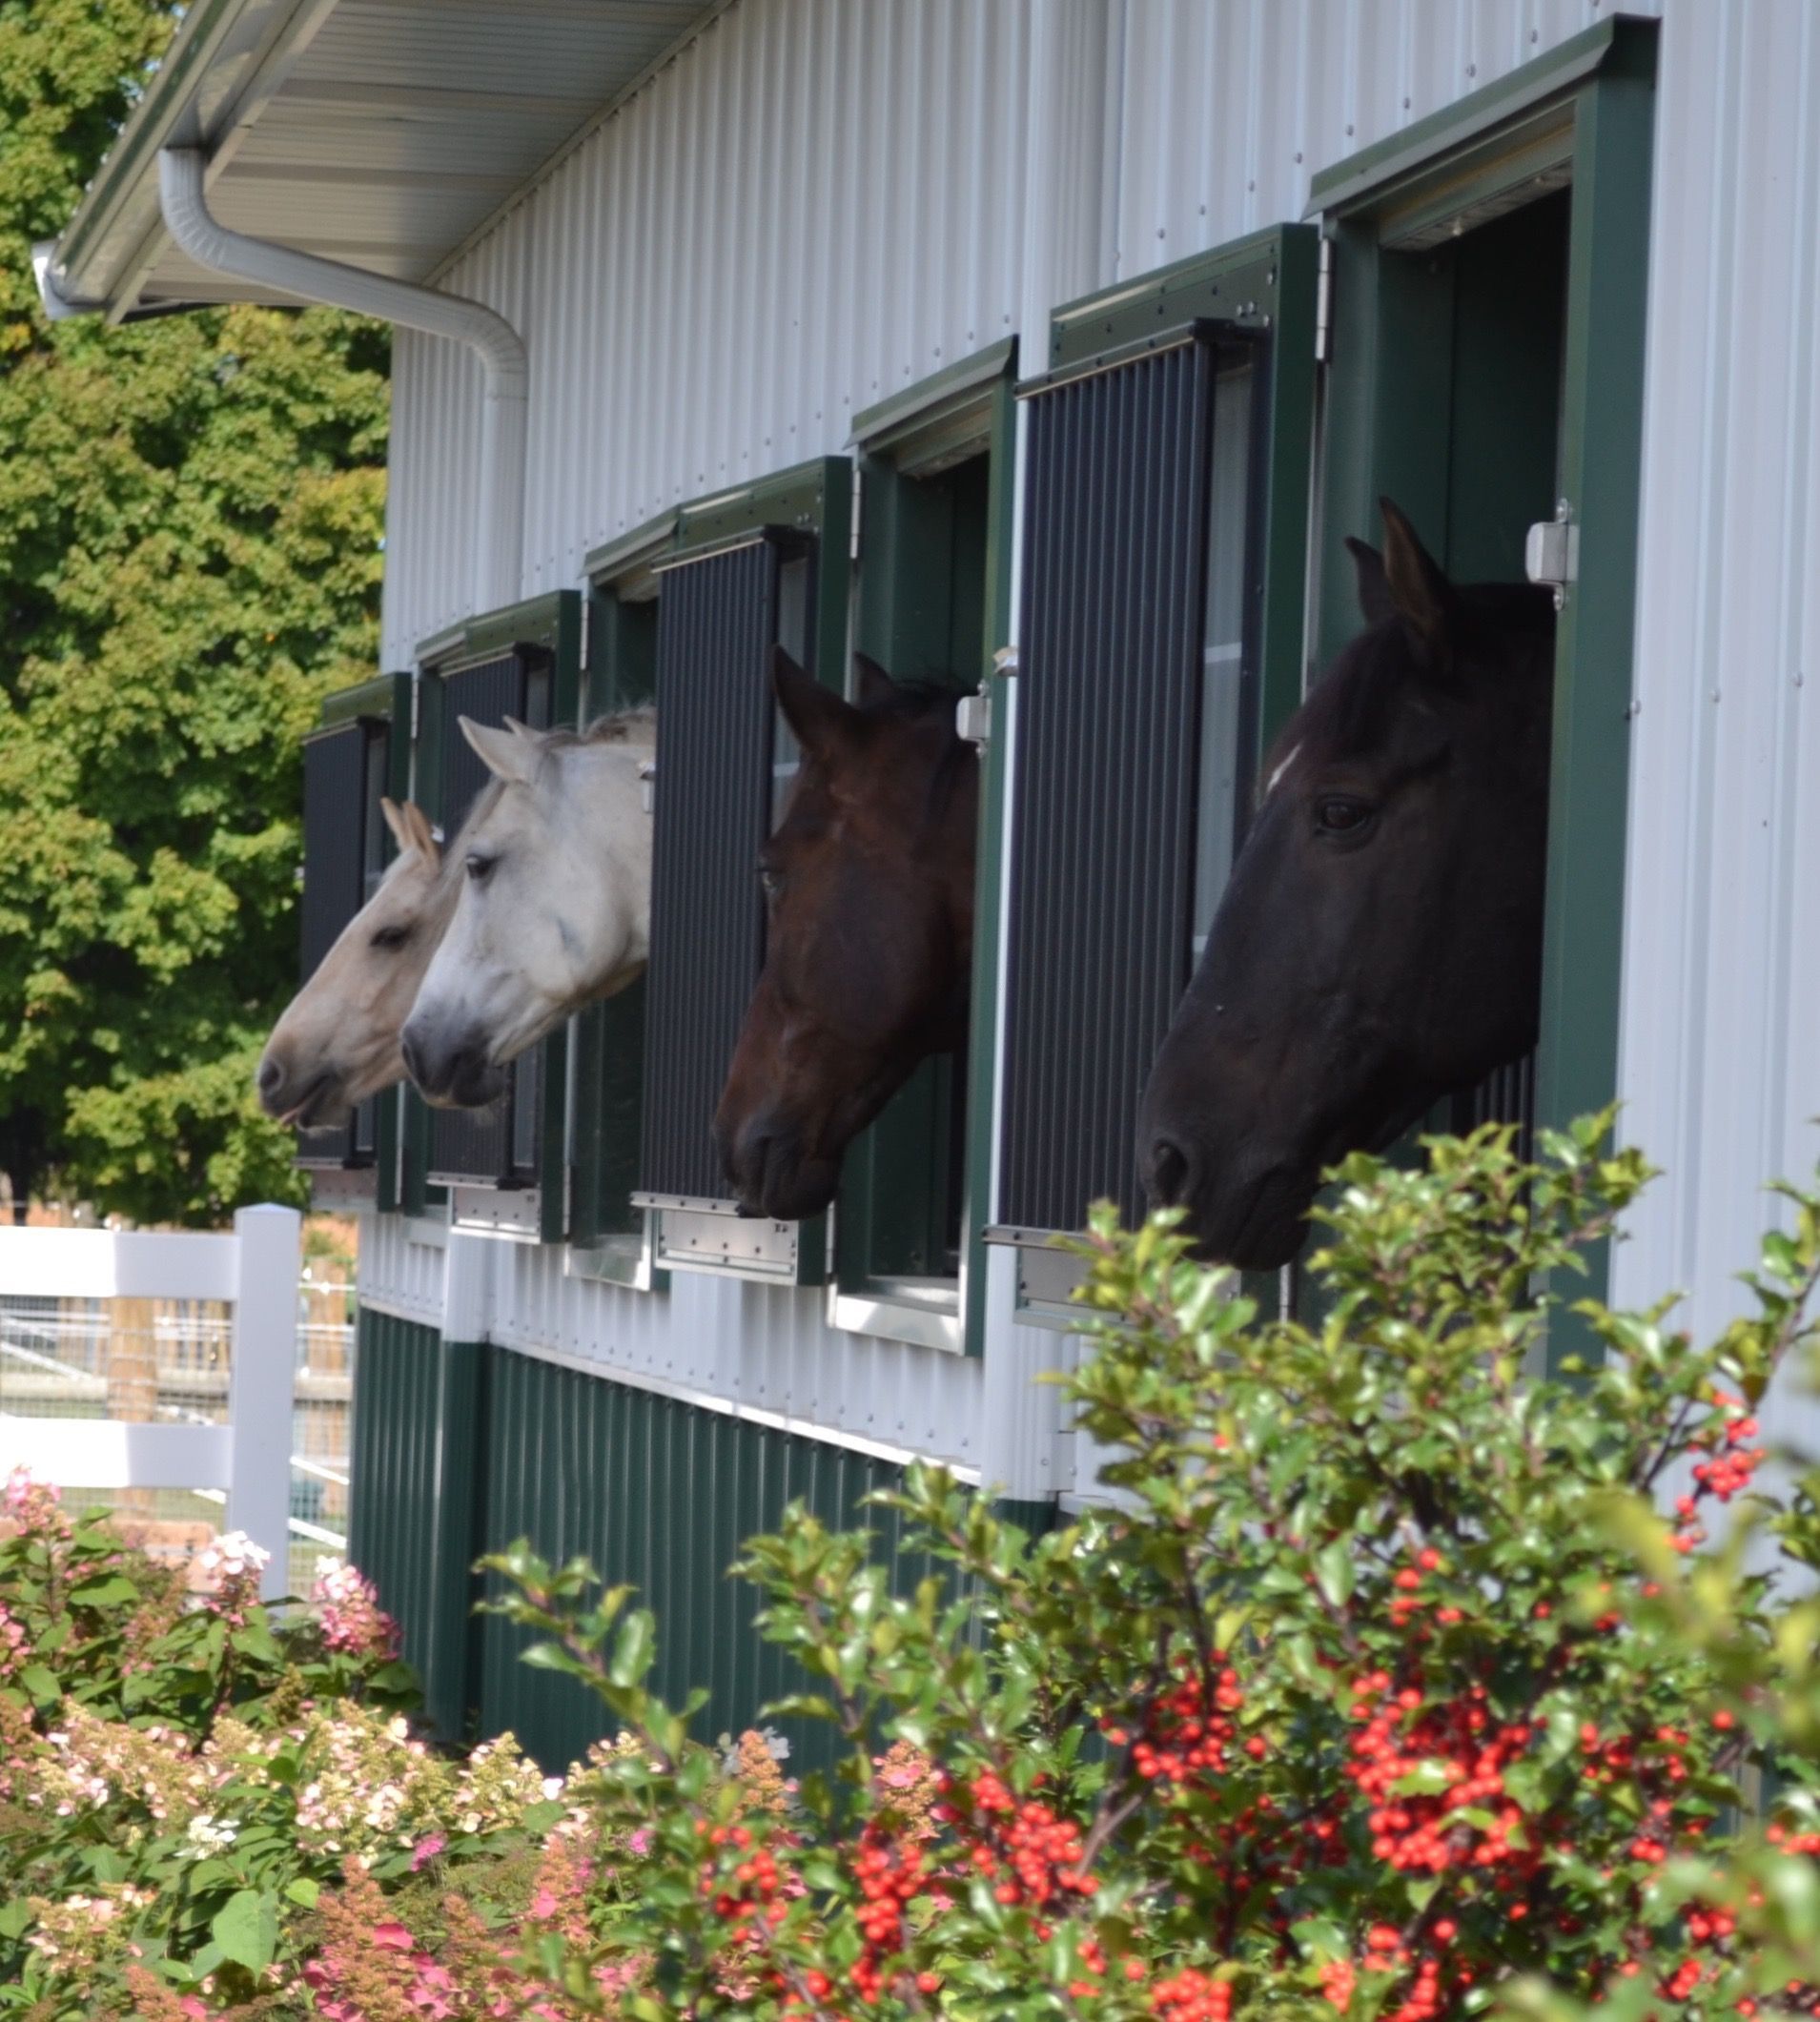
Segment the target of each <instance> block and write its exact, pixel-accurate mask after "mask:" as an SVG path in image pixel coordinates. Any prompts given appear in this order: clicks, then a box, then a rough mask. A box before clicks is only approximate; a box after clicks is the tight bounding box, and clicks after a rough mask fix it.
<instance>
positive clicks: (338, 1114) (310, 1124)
mask: <svg viewBox="0 0 1820 2022" xmlns="http://www.w3.org/2000/svg"><path fill="white" fill-rule="evenodd" d="M254 1086H255V1088H256V1091H257V1093H258V1097H259V1107H260V1108H261V1109H262V1110H263V1111H264V1112H265V1113H266V1114H267V1115H268V1116H270V1117H272V1118H273V1120H274V1121H275V1122H277V1123H283V1124H290V1125H292V1126H294V1127H295V1128H296V1129H297V1130H300V1131H311V1130H319V1129H321V1128H322V1126H324V1125H325V1124H331V1123H336V1122H338V1121H339V1120H340V1119H341V1118H342V1117H343V1116H345V1115H346V1113H348V1111H349V1110H351V1109H352V1108H353V1104H352V1103H350V1102H349V1101H348V1100H347V1098H346V1097H345V1096H344V1095H343V1093H341V1091H342V1081H341V1076H340V1074H339V1073H338V1072H337V1071H336V1070H335V1069H334V1068H322V1069H320V1070H318V1071H317V1072H316V1073H315V1074H312V1075H309V1076H303V1075H299V1074H297V1073H295V1072H292V1070H291V1069H290V1068H288V1067H287V1066H286V1065H285V1063H284V1062H283V1061H282V1060H279V1059H276V1058H275V1057H274V1056H273V1055H272V1054H271V1053H267V1054H266V1055H265V1056H264V1058H263V1059H261V1060H260V1062H259V1067H258V1072H257V1073H256V1074H255V1076H254Z"/></svg>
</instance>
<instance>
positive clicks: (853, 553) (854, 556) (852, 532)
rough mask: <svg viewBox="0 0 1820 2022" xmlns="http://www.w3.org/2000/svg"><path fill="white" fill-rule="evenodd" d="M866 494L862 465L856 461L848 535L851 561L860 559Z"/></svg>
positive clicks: (848, 553)
mask: <svg viewBox="0 0 1820 2022" xmlns="http://www.w3.org/2000/svg"><path fill="white" fill-rule="evenodd" d="M865 496H866V487H865V482H864V480H862V478H861V476H860V467H859V465H858V464H857V463H855V464H854V465H853V518H852V521H851V523H850V525H849V529H848V535H847V559H848V561H849V562H857V561H858V560H859V509H860V500H862V499H863V498H865Z"/></svg>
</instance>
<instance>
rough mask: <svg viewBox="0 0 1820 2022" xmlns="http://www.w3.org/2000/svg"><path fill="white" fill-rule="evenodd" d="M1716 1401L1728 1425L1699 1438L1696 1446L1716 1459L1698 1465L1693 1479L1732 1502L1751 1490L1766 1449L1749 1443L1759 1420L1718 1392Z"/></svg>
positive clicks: (1695, 1440)
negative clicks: (1741, 1490) (1747, 1443)
mask: <svg viewBox="0 0 1820 2022" xmlns="http://www.w3.org/2000/svg"><path fill="white" fill-rule="evenodd" d="M1712 1401H1713V1402H1714V1403H1715V1404H1716V1405H1718V1407H1719V1409H1720V1410H1721V1411H1722V1412H1723V1413H1724V1414H1725V1424H1724V1426H1723V1428H1718V1429H1708V1431H1705V1432H1701V1433H1697V1434H1696V1435H1695V1437H1694V1440H1693V1443H1694V1444H1695V1445H1696V1446H1699V1447H1702V1448H1704V1449H1705V1450H1706V1451H1707V1452H1708V1453H1710V1454H1711V1455H1712V1458H1711V1459H1710V1460H1699V1461H1696V1462H1695V1464H1694V1470H1693V1478H1694V1480H1695V1481H1698V1482H1699V1484H1700V1486H1701V1488H1702V1490H1703V1491H1704V1492H1705V1493H1707V1494H1708V1495H1714V1496H1717V1497H1718V1499H1719V1500H1720V1501H1721V1502H1729V1501H1731V1499H1732V1497H1733V1496H1735V1495H1736V1494H1737V1493H1738V1492H1739V1490H1740V1489H1744V1488H1748V1487H1749V1485H1750V1478H1751V1476H1752V1475H1754V1474H1755V1473H1756V1471H1757V1469H1758V1467H1759V1466H1760V1465H1761V1464H1762V1462H1763V1457H1764V1449H1763V1448H1762V1447H1761V1446H1751V1447H1748V1446H1747V1445H1746V1444H1745V1441H1746V1440H1754V1439H1755V1438H1756V1437H1757V1421H1756V1419H1753V1418H1752V1417H1751V1416H1750V1415H1749V1413H1748V1411H1747V1410H1746V1408H1745V1406H1744V1404H1743V1403H1742V1402H1741V1401H1740V1400H1739V1399H1737V1398H1733V1397H1728V1396H1727V1395H1726V1393H1725V1392H1724V1391H1723V1390H1715V1391H1714V1392H1713V1394H1712Z"/></svg>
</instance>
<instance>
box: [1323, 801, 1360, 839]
mask: <svg viewBox="0 0 1820 2022" xmlns="http://www.w3.org/2000/svg"><path fill="white" fill-rule="evenodd" d="M1370 819H1371V809H1370V808H1369V807H1366V806H1365V805H1364V803H1363V802H1362V801H1348V800H1339V799H1338V798H1336V797H1333V796H1331V795H1330V796H1329V797H1328V798H1327V799H1326V800H1323V801H1319V802H1317V803H1316V806H1315V820H1316V822H1317V823H1318V824H1319V827H1320V832H1321V833H1322V834H1323V835H1353V834H1356V833H1357V832H1358V831H1359V830H1360V828H1362V827H1364V826H1365V824H1366V823H1367V822H1368V821H1370Z"/></svg>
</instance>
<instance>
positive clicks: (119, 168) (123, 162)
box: [47, 0, 258, 308]
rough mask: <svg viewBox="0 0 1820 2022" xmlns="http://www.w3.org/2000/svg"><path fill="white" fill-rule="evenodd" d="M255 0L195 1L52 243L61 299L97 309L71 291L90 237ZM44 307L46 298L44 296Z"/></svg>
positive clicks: (128, 191)
mask: <svg viewBox="0 0 1820 2022" xmlns="http://www.w3.org/2000/svg"><path fill="white" fill-rule="evenodd" d="M256 4H258V0H194V5H193V6H192V7H191V9H190V11H189V12H188V13H187V14H186V15H185V16H184V19H183V25H182V27H181V28H179V29H178V30H177V32H176V35H175V38H174V40H173V42H172V44H171V47H170V49H169V50H168V51H166V52H165V57H164V60H163V62H162V63H160V64H159V66H158V68H157V70H156V71H155V72H153V77H152V80H151V82H150V83H149V84H148V85H147V87H146V92H145V96H144V97H143V98H141V99H140V101H139V103H138V105H137V106H135V107H134V108H133V115H132V117H131V118H130V119H129V120H128V121H127V123H126V127H125V130H124V131H123V132H122V133H121V135H120V138H119V139H118V141H116V142H115V143H114V145H113V146H112V148H111V149H110V150H109V151H108V154H107V158H106V159H105V160H104V161H103V162H102V164H101V166H100V168H99V169H98V170H97V171H96V173H95V178H94V181H93V182H92V183H91V184H90V185H89V188H88V191H87V193H86V194H85V195H84V196H83V199H82V201H81V203H79V204H78V205H77V206H76V214H75V215H74V216H73V217H72V219H71V220H70V223H69V225H68V226H67V227H66V229H65V230H64V232H63V233H62V234H61V235H60V236H59V238H58V240H57V252H56V255H55V257H54V260H53V262H52V263H51V266H50V270H49V275H48V279H49V282H50V284H51V288H52V289H53V290H54V292H55V294H56V295H57V296H58V298H59V299H60V300H63V301H65V302H68V303H71V304H72V306H88V307H96V308H98V307H100V306H101V303H100V300H99V298H95V299H93V300H88V301H85V299H84V298H83V297H81V296H79V295H75V296H72V293H71V289H70V282H71V276H72V275H75V274H78V273H79V272H80V270H81V266H82V262H83V260H84V259H85V258H86V257H87V256H88V255H89V254H90V253H91V252H92V248H93V245H94V243H95V241H96V240H98V239H100V238H102V237H104V236H105V235H106V234H107V231H108V229H109V228H110V227H111V226H112V223H113V221H114V219H115V217H116V216H117V214H118V213H119V211H120V208H121V206H122V205H123V204H125V203H126V202H127V200H128V199H129V198H130V197H131V196H132V194H133V190H134V188H135V186H136V185H137V184H138V182H139V180H140V178H141V176H142V175H143V174H145V173H146V171H147V170H148V169H149V168H150V166H151V162H152V158H153V155H154V154H155V153H157V152H158V150H159V149H161V148H162V147H164V146H165V144H166V143H167V141H168V140H169V139H170V138H171V135H172V133H173V130H174V128H175V126H176V124H177V122H178V121H179V120H180V119H181V118H182V117H183V115H184V113H185V112H187V111H189V109H190V105H191V100H192V98H193V96H194V88H195V86H196V84H197V83H198V82H199V80H200V79H201V78H202V76H203V75H204V74H205V73H206V72H207V71H208V68H209V65H210V64H211V63H212V62H213V61H214V60H215V56H216V55H217V54H218V53H219V51H220V48H221V45H222V43H223V42H224V41H226V39H227V38H228V36H229V35H230V34H232V33H233V31H234V30H235V28H236V27H237V26H238V25H239V21H240V17H241V16H242V15H243V14H244V13H246V12H247V11H248V10H249V9H250V8H251V7H253V6H255V5H256ZM47 307H49V299H48V297H47Z"/></svg>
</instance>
